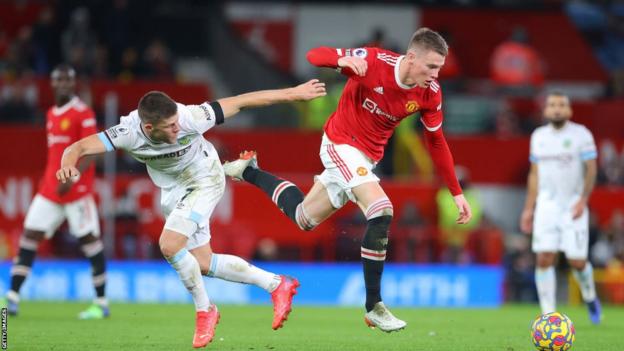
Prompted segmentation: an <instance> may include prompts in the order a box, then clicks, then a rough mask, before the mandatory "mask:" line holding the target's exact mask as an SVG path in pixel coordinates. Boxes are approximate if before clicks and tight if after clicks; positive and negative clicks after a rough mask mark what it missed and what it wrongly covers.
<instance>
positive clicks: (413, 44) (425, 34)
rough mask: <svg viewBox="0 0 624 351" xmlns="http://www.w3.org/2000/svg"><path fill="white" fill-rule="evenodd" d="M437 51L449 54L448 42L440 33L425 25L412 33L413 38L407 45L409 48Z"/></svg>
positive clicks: (441, 53) (444, 54) (443, 54)
mask: <svg viewBox="0 0 624 351" xmlns="http://www.w3.org/2000/svg"><path fill="white" fill-rule="evenodd" d="M418 49H422V50H425V51H435V52H437V53H438V54H440V55H442V56H446V55H448V44H447V43H446V40H444V38H442V36H441V35H440V33H438V32H436V31H433V30H431V29H429V28H426V27H423V28H420V29H418V30H417V31H416V32H414V35H412V39H411V40H410V42H409V45H408V46H407V50H408V51H409V50H418Z"/></svg>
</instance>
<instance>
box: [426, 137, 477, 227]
mask: <svg viewBox="0 0 624 351" xmlns="http://www.w3.org/2000/svg"><path fill="white" fill-rule="evenodd" d="M424 136H425V142H426V144H427V148H428V149H429V154H430V155H431V159H432V160H433V163H434V164H435V166H436V169H437V170H438V173H440V175H442V178H443V179H444V182H445V183H446V185H447V186H448V188H449V191H450V192H451V195H453V200H454V201H455V205H456V206H457V209H458V211H459V216H458V217H457V220H456V222H457V223H458V224H466V223H468V222H469V221H470V219H471V218H472V210H471V209H470V204H469V203H468V201H466V198H465V197H464V194H463V193H462V189H461V186H460V185H459V182H458V181H457V175H456V174H455V166H454V164H453V155H452V154H451V149H449V147H448V144H447V142H446V138H445V137H444V133H442V128H437V129H435V130H426V131H425V133H424Z"/></svg>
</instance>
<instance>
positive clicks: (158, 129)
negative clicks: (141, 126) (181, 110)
mask: <svg viewBox="0 0 624 351" xmlns="http://www.w3.org/2000/svg"><path fill="white" fill-rule="evenodd" d="M178 119H179V117H178V114H177V113H176V114H175V115H173V116H171V117H169V118H165V119H163V120H161V121H160V122H158V123H156V124H154V125H152V127H151V128H149V129H151V132H150V138H152V139H153V140H154V141H159V142H163V143H167V144H175V143H177V142H178V133H179V132H180V124H178ZM146 127H147V125H146ZM146 129H148V128H146ZM149 129H148V130H149Z"/></svg>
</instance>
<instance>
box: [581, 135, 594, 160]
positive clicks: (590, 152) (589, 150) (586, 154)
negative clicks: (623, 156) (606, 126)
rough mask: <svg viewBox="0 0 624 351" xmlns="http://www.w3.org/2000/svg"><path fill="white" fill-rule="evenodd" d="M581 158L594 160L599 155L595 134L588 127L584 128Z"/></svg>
mask: <svg viewBox="0 0 624 351" xmlns="http://www.w3.org/2000/svg"><path fill="white" fill-rule="evenodd" d="M580 152H581V160H583V161H587V160H593V159H596V158H597V157H598V151H597V149H596V142H595V141H594V136H593V135H592V133H591V132H590V131H589V129H587V128H583V133H582V136H581V143H580Z"/></svg>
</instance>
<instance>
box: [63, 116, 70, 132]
mask: <svg viewBox="0 0 624 351" xmlns="http://www.w3.org/2000/svg"><path fill="white" fill-rule="evenodd" d="M70 125H71V122H70V121H69V119H67V118H65V119H62V120H61V130H63V131H65V130H67V129H69V126H70Z"/></svg>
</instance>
